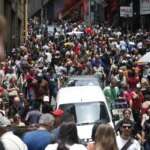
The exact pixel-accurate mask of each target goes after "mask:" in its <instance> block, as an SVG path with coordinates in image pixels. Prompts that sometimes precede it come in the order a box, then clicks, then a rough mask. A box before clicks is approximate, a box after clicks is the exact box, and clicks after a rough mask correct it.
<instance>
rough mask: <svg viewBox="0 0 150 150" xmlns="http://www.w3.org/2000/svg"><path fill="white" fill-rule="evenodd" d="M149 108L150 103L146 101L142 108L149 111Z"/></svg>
mask: <svg viewBox="0 0 150 150" xmlns="http://www.w3.org/2000/svg"><path fill="white" fill-rule="evenodd" d="M149 106H150V101H145V102H144V103H143V104H142V108H143V109H147V108H149Z"/></svg>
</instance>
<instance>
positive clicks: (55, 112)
mask: <svg viewBox="0 0 150 150" xmlns="http://www.w3.org/2000/svg"><path fill="white" fill-rule="evenodd" d="M52 114H53V115H54V116H56V117H61V116H63V115H64V111H63V110H61V109H56V110H55V111H53V112H52Z"/></svg>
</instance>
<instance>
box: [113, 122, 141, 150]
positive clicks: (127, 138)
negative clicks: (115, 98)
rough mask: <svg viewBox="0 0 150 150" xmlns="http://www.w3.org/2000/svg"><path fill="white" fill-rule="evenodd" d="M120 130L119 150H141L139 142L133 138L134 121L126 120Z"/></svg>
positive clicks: (117, 138)
mask: <svg viewBox="0 0 150 150" xmlns="http://www.w3.org/2000/svg"><path fill="white" fill-rule="evenodd" d="M120 130H121V133H120V135H118V136H117V137H116V140H117V145H118V149H119V150H141V146H140V144H139V142H138V141H137V140H136V139H134V138H133V137H132V131H133V124H132V121H130V120H124V121H123V122H122V123H121V127H120Z"/></svg>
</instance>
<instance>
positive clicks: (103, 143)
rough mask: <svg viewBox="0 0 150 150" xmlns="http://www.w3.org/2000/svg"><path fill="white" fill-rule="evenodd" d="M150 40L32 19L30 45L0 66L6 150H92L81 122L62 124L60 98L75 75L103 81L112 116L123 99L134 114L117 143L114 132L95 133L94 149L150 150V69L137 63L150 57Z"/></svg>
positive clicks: (98, 128)
mask: <svg viewBox="0 0 150 150" xmlns="http://www.w3.org/2000/svg"><path fill="white" fill-rule="evenodd" d="M149 36H150V35H149V33H148V32H145V31H142V30H138V31H137V32H136V33H132V32H128V31H127V32H124V31H122V30H121V28H111V27H109V26H108V25H91V26H88V25H85V24H84V23H80V24H78V23H70V22H59V23H58V22H57V23H55V24H53V25H48V24H47V23H45V24H39V22H38V20H37V19H35V20H30V21H29V26H28V37H27V39H26V42H25V43H23V44H22V45H21V46H20V47H19V48H13V49H12V51H11V52H10V53H9V55H8V57H7V58H6V60H5V61H3V62H0V126H1V130H0V136H1V143H2V144H3V146H4V148H5V150H10V149H11V150H27V149H28V150H44V149H45V150H56V149H57V150H68V149H70V150H82V149H83V150H84V149H85V150H86V147H85V146H83V145H81V144H80V140H79V139H78V135H77V128H76V125H75V123H72V122H70V123H64V122H65V120H63V115H64V112H63V110H60V109H56V110H55V105H56V101H55V100H56V95H57V91H58V90H59V89H60V88H61V87H63V86H64V84H65V82H66V80H67V78H68V77H69V76H72V75H96V76H99V78H100V79H101V82H102V88H103V90H104V94H105V96H106V99H107V102H108V105H109V108H110V111H111V106H112V104H113V102H115V101H116V100H119V99H120V100H124V101H126V102H127V104H128V105H129V107H130V109H126V110H124V112H123V115H124V118H123V119H122V120H120V121H119V123H118V124H117V125H116V127H115V130H116V133H119V134H118V136H117V138H116V137H115V136H116V135H115V133H114V130H113V128H112V127H110V126H109V125H99V124H96V125H95V126H94V128H93V135H92V140H93V141H92V142H91V143H89V144H87V149H88V150H117V149H119V150H140V148H141V145H143V147H144V148H145V150H149V149H150V118H149V116H150V107H149V106H150V103H149V102H148V101H149V100H150V63H146V64H145V63H141V62H140V63H139V61H138V60H139V59H140V58H141V57H142V56H143V55H144V54H145V53H146V52H148V51H149V48H150V47H149ZM131 114H133V120H134V121H133V120H132V119H131ZM133 128H134V130H133ZM132 131H133V132H134V133H133V132H132ZM135 138H136V139H135ZM52 143H55V144H52ZM108 143H110V144H108ZM4 148H3V149H4ZM0 149H2V146H1V148H0Z"/></svg>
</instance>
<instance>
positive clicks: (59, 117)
mask: <svg viewBox="0 0 150 150" xmlns="http://www.w3.org/2000/svg"><path fill="white" fill-rule="evenodd" d="M52 114H53V115H54V117H55V127H58V126H59V125H60V124H61V121H62V117H63V115H64V111H63V110H61V109H56V110H55V111H53V112H52Z"/></svg>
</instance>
